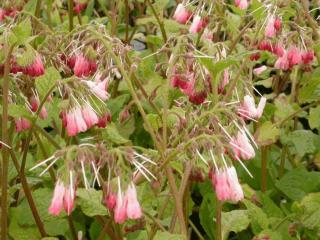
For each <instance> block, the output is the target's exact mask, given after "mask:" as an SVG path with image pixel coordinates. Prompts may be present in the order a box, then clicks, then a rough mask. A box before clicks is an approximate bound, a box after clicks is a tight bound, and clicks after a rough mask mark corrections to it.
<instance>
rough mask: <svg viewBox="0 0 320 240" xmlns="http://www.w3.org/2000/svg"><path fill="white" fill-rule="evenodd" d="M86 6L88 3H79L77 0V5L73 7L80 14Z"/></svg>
mask: <svg viewBox="0 0 320 240" xmlns="http://www.w3.org/2000/svg"><path fill="white" fill-rule="evenodd" d="M86 7H87V3H77V2H75V6H74V7H73V11H74V12H75V13H76V14H79V13H80V12H81V11H82V10H83V9H85V8H86Z"/></svg>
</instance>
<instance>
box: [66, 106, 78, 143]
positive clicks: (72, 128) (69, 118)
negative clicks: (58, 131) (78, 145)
mask: <svg viewBox="0 0 320 240" xmlns="http://www.w3.org/2000/svg"><path fill="white" fill-rule="evenodd" d="M65 119H66V121H65V122H66V128H67V134H68V136H69V137H72V136H76V135H77V134H78V128H77V124H76V118H75V113H74V111H72V110H71V111H69V112H68V113H67V114H66V117H65Z"/></svg>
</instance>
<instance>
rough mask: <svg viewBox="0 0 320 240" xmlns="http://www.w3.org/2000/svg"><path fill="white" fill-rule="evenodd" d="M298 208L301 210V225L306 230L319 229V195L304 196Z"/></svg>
mask: <svg viewBox="0 0 320 240" xmlns="http://www.w3.org/2000/svg"><path fill="white" fill-rule="evenodd" d="M299 205H300V207H302V208H303V215H302V221H301V222H302V223H303V225H304V226H306V227H307V228H310V229H313V228H319V227H320V193H310V194H308V195H307V196H305V197H304V198H303V199H302V200H301V203H300V204H299Z"/></svg>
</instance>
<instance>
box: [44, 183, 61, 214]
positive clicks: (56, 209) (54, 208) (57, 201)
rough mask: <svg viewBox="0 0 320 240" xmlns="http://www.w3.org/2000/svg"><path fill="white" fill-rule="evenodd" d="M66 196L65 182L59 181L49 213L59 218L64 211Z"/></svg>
mask: <svg viewBox="0 0 320 240" xmlns="http://www.w3.org/2000/svg"><path fill="white" fill-rule="evenodd" d="M64 194H65V186H64V184H63V182H62V181H61V180H60V179H58V180H57V182H56V186H55V188H54V192H53V197H52V200H51V205H50V207H49V209H48V211H49V213H50V214H52V215H54V216H58V215H59V214H60V212H61V210H62V209H63V198H64Z"/></svg>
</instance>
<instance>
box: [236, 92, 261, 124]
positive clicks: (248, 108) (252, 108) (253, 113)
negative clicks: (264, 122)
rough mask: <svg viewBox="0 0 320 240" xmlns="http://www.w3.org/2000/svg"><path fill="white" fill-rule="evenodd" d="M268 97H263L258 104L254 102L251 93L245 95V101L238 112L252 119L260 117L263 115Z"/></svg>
mask: <svg viewBox="0 0 320 240" xmlns="http://www.w3.org/2000/svg"><path fill="white" fill-rule="evenodd" d="M266 102H267V99H266V98H265V97H261V99H260V102H259V104H258V106H257V107H256V104H255V102H254V98H253V97H252V96H250V95H246V96H245V97H244V100H243V103H242V104H241V106H240V107H239V109H238V113H239V114H240V115H241V116H242V117H244V118H245V119H246V116H248V117H249V118H252V119H259V118H260V117H261V116H262V113H263V109H264V107H265V105H266Z"/></svg>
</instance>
